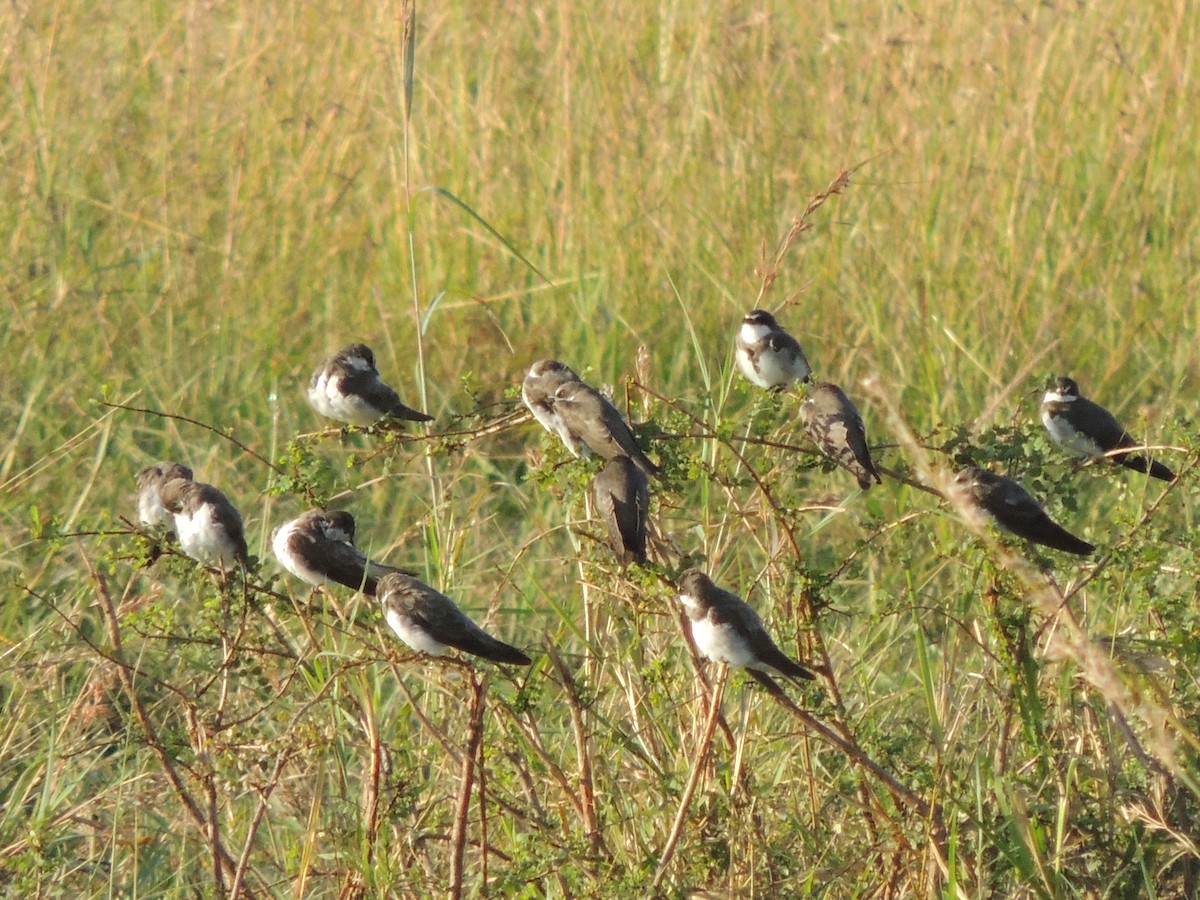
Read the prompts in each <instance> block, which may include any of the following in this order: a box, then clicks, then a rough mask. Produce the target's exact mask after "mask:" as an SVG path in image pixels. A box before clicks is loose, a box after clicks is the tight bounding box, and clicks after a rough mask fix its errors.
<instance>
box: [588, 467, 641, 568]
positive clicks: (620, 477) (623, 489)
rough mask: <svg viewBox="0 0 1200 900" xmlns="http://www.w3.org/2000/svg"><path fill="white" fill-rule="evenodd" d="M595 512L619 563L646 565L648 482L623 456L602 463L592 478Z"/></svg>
mask: <svg viewBox="0 0 1200 900" xmlns="http://www.w3.org/2000/svg"><path fill="white" fill-rule="evenodd" d="M592 498H593V500H594V501H595V503H596V512H597V513H598V514H599V516H600V518H601V519H603V520H604V524H605V527H606V528H607V529H608V543H609V546H610V547H612V550H613V553H615V554H616V555H617V559H619V560H620V561H621V563H622V565H628V564H629V563H631V562H635V563H638V564H639V565H645V564H646V519H647V515H648V513H649V510H650V481H649V479H647V478H646V475H645V473H643V472H642V470H641V469H639V468H638V467H637V466H635V465H634V464H633V461H632V460H630V459H629V457H627V456H616V457H613V458H612V459H610V460H609V461H608V462H606V463H605V464H604V468H603V469H601V470H600V471H599V472H598V473H596V478H595V480H593V481H592Z"/></svg>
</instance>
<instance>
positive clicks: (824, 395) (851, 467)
mask: <svg viewBox="0 0 1200 900" xmlns="http://www.w3.org/2000/svg"><path fill="white" fill-rule="evenodd" d="M800 421H801V423H803V425H804V428H805V430H806V431H807V432H808V436H809V437H810V438H812V440H813V443H815V444H816V445H817V447H818V448H819V449H820V451H821V452H822V453H824V454H825V455H826V456H828V457H829V458H830V459H832V460H833V461H834V462H836V463H837V464H838V465H839V466H841V467H842V468H844V469H846V470H847V471H849V472H850V474H852V475H853V476H854V477H855V478H857V479H858V486H859V487H860V488H862V489H863V490H864V491H865V490H868V489H869V488H870V487H871V482H872V481H874V482H875V483H876V484H882V483H883V479H882V478H880V477H879V472H878V471H877V470H876V468H875V464H874V463H873V462H872V461H871V451H870V448H868V447H867V432H866V429H865V428H863V421H862V417H861V416H860V415H859V414H858V410H857V409H856V408H855V406H854V404H853V403H852V402H851V401H850V398H849V397H847V396H846V394H845V392H844V391H843V390H842V389H841V388H840V387H838V386H837V385H836V384H830V383H829V382H818V383H817V384H814V385H813V386H812V387H811V388H809V391H808V397H807V398H806V399H805V400H804V402H803V403H801V404H800Z"/></svg>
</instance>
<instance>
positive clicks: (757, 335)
mask: <svg viewBox="0 0 1200 900" xmlns="http://www.w3.org/2000/svg"><path fill="white" fill-rule="evenodd" d="M734 343H735V345H736V348H737V349H736V352H735V354H734V359H735V360H736V361H737V367H738V368H739V369H741V371H742V374H743V375H745V376H746V378H747V380H749V381H750V382H751V383H752V384H756V385H758V386H759V387H760V388H768V389H770V390H775V389H778V388H785V387H787V386H788V385H789V384H791V383H792V382H793V381H807V380H808V376H809V374H810V373H811V372H812V369H811V368H810V367H809V365H808V359H807V358H806V357H805V356H804V351H803V350H801V349H800V344H799V342H798V341H797V340H796V339H795V338H794V337H792V336H791V335H790V334H788V333H787V332H786V331H784V330H783V329H782V328H780V327H779V323H778V322H776V321H775V317H774V316H773V315H771V314H770V313H769V312H767V311H766V310H764V309H752V310H750V312H748V313H747V314H746V316H745V318H743V319H742V327H741V328H739V329H738V333H737V339H736V341H735V342H734Z"/></svg>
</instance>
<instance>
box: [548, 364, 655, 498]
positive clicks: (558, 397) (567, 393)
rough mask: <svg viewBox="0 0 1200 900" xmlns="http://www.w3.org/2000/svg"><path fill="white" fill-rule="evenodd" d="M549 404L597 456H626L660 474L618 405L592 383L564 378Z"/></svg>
mask: <svg viewBox="0 0 1200 900" xmlns="http://www.w3.org/2000/svg"><path fill="white" fill-rule="evenodd" d="M550 405H551V407H552V408H553V409H554V412H555V413H556V414H557V415H558V416H559V418H561V419H562V421H563V424H564V425H565V426H566V428H567V429H568V430H569V431H570V432H571V434H574V435H576V436H577V437H578V438H579V440H581V441H582V442H583V443H584V444H586V445H587V446H588V449H590V450H591V451H592V452H593V453H595V454H596V455H597V456H599V457H601V458H602V459H615V458H616V457H618V456H625V457H628V458H629V459H630V460H631V461H632V462H633V464H634V465H635V466H637V467H638V468H639V469H641V470H642V471H643V472H645V473H646V474H647V475H658V473H659V468H658V466H656V465H655V464H654V463H652V462H650V460H649V459H647V458H646V454H645V453H643V452H642V448H641V447H639V446H638V444H637V440H636V439H635V438H634V436H633V432H632V431H631V430H630V428H629V426H628V425H627V424H626V423H625V419H624V418H622V416H621V414H620V413H619V412H618V411H617V408H616V407H615V406H613V405H612V403H611V402H609V400H608V398H607V397H605V396H604V395H603V394H601V393H600V392H599V391H598V390H596V389H595V388H593V387H592V386H591V385H587V384H584V383H583V382H582V381H567V382H564V383H563V384H561V385H559V387H558V389H557V390H556V391H555V392H554V396H553V397H552V398H551V401H550Z"/></svg>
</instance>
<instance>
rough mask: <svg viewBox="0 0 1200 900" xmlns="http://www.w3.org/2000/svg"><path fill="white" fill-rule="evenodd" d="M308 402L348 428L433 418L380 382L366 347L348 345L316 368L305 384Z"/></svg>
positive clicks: (368, 349) (427, 420) (371, 353)
mask: <svg viewBox="0 0 1200 900" xmlns="http://www.w3.org/2000/svg"><path fill="white" fill-rule="evenodd" d="M308 402H309V403H310V404H311V405H312V408H313V409H315V410H316V411H317V412H319V413H320V414H321V415H323V416H328V417H329V418H331V419H337V420H338V421H339V422H347V423H349V424H350V425H361V426H364V427H365V426H367V425H374V424H375V423H376V422H378V421H379V420H380V419H383V418H387V419H389V420H395V419H404V420H407V421H409V422H429V421H432V420H433V416H427V415H425V413H423V412H418V411H417V410H415V409H410V408H409V407H407V406H405V405H404V404H403V403H401V402H400V397H399V395H398V394H397V393H396V392H395V391H393V390H392V389H391V388H390V387H388V386H387V385H386V384H384V383H383V380H382V379H381V378H380V377H379V370H378V369H377V368H375V354H374V353H373V352H372V351H371V348H370V347H368V346H367V345H366V344H351V345H350V346H349V347H345V348H343V349H341V350H339V351H338V352H337V353H335V354H333V356H331V357H329V358H328V359H327V360H325V362H323V363H321V365H320V366H318V367H317V370H316V371H315V372H313V375H312V378H311V379H310V380H309V382H308Z"/></svg>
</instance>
